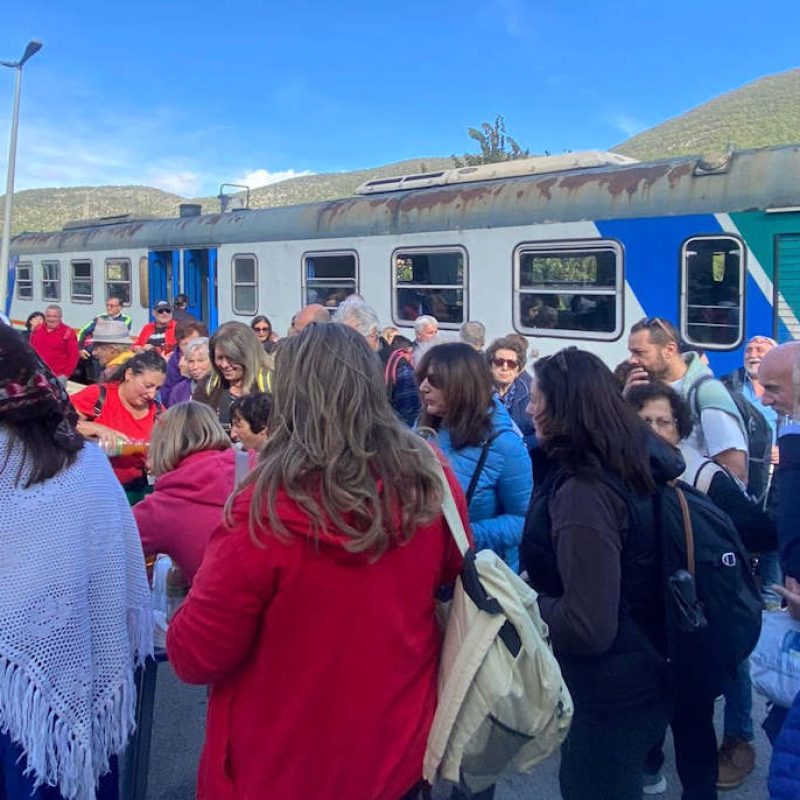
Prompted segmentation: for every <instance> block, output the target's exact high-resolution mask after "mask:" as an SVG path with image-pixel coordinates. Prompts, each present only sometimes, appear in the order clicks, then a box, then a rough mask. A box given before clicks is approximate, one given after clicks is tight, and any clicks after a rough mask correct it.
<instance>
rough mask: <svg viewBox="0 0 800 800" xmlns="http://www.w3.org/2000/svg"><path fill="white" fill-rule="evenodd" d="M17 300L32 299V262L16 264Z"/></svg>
mask: <svg viewBox="0 0 800 800" xmlns="http://www.w3.org/2000/svg"><path fill="white" fill-rule="evenodd" d="M16 284H17V300H33V264H17V277H16Z"/></svg>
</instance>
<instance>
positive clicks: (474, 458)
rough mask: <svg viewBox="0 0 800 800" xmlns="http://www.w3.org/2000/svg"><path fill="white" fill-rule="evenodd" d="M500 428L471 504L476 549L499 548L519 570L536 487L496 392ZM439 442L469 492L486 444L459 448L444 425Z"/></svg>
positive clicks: (496, 423)
mask: <svg viewBox="0 0 800 800" xmlns="http://www.w3.org/2000/svg"><path fill="white" fill-rule="evenodd" d="M497 431H500V435H499V436H498V437H497V438H496V439H495V440H494V441H493V442H492V444H491V446H490V447H489V453H488V455H487V457H486V463H485V464H484V466H483V471H482V472H481V476H480V479H479V480H478V486H477V488H476V489H475V493H474V494H473V496H472V502H471V503H470V504H469V519H470V523H471V525H472V532H473V534H474V536H475V545H476V547H477V549H478V550H482V549H484V548H490V549H491V550H494V551H495V553H497V554H498V555H499V556H500V557H501V558H502V559H503V560H504V561H505V562H506V563H507V564H508V565H509V566H510V567H511V569H513V570H514V571H515V572H519V543H520V540H521V539H522V528H523V525H524V524H525V514H526V512H527V510H528V502H529V501H530V499H531V491H532V490H533V476H532V470H531V461H530V456H529V455H528V451H527V449H526V448H525V445H524V444H523V443H522V439H521V438H520V436H519V434H518V433H517V431H516V429H515V427H514V424H513V422H512V421H511V417H510V416H509V415H508V411H506V409H505V408H504V406H503V404H502V403H501V402H500V401H499V400H498V399H497V398H495V399H494V400H493V412H492V434H493V433H495V432H497ZM490 435H491V434H490ZM436 443H437V444H438V446H439V448H440V449H441V450H442V452H443V453H444V454H445V456H446V457H447V459H448V460H449V462H450V465H451V466H452V467H453V472H455V474H456V477H457V478H458V482H459V483H460V484H461V487H462V488H463V489H464V491H465V492H466V491H467V488H468V487H469V484H470V481H471V480H472V475H473V473H474V472H475V467H476V466H477V465H478V459H479V458H480V456H481V450H482V448H481V447H480V446H478V445H474V446H472V445H471V446H468V447H462V448H461V449H460V450H454V449H453V444H452V442H451V440H450V433H449V432H448V431H447V430H445V429H444V428H440V429H439V434H438V437H437V442H436Z"/></svg>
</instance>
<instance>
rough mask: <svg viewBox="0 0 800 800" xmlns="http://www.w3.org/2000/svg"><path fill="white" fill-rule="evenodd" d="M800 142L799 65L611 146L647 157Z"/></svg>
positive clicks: (664, 156) (627, 152) (635, 155)
mask: <svg viewBox="0 0 800 800" xmlns="http://www.w3.org/2000/svg"><path fill="white" fill-rule="evenodd" d="M798 142H800V68H798V69H791V70H788V71H787V72H781V73H778V74H777V75H769V76H767V77H766V78H760V79H759V80H757V81H753V82H752V83H748V84H746V85H745V86H742V87H741V88H740V89H735V90H734V91H731V92H726V93H725V94H723V95H720V96H719V97H715V98H714V99H713V100H709V101H708V102H707V103H703V104H702V105H700V106H697V108H693V109H692V110H691V111H687V112H686V113H685V114H681V115H680V116H678V117H673V118H672V119H668V120H667V121H666V122H663V123H661V124H660V125H656V126H655V127H654V128H650V129H649V130H646V131H644V132H643V133H640V134H638V135H636V136H634V137H632V138H630V139H628V140H627V141H625V142H622V143H621V144H619V145H617V146H616V147H613V148H611V149H612V150H614V152H616V153H622V154H623V155H626V156H630V157H631V158H638V159H639V160H640V161H648V160H652V159H657V158H668V157H670V156H679V155H694V154H698V155H699V154H703V153H713V152H725V151H726V150H727V149H728V147H729V146H733V147H735V148H737V149H744V148H748V147H767V146H769V145H777V144H797V143H798Z"/></svg>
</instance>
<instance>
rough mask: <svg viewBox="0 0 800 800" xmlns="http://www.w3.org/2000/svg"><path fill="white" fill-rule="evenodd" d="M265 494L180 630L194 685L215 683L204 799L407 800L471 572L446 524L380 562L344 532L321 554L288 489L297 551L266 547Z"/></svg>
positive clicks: (180, 618)
mask: <svg viewBox="0 0 800 800" xmlns="http://www.w3.org/2000/svg"><path fill="white" fill-rule="evenodd" d="M447 477H448V480H449V482H450V486H451V488H452V491H453V494H454V495H455V497H456V503H457V504H458V509H459V512H460V514H461V517H462V519H463V520H464V524H465V526H468V522H467V513H466V507H465V503H464V495H463V492H462V490H461V487H460V486H459V484H458V481H457V480H456V479H455V478H454V477H453V474H452V473H451V472H450V471H449V470H448V471H447ZM251 495H252V490H251V489H249V490H247V491H245V492H243V493H242V495H240V496H239V497H238V498H237V500H236V503H235V507H234V526H233V529H232V530H227V529H226V528H224V527H219V528H217V530H216V531H215V532H214V534H213V535H212V537H211V541H210V543H209V546H208V550H207V551H206V557H205V559H204V561H203V564H202V566H201V567H200V570H199V571H198V573H197V575H196V576H195V580H194V583H193V585H192V589H191V591H190V593H189V596H188V598H187V599H186V600H185V602H184V603H183V605H182V606H181V608H180V609H179V610H178V612H177V614H176V615H175V617H174V618H173V620H172V622H171V623H170V626H169V630H168V633H167V649H168V652H169V659H170V662H171V664H172V666H173V668H174V670H175V672H176V673H177V674H178V676H179V677H181V678H182V679H183V680H185V681H187V682H189V683H198V684H203V683H211V684H213V687H212V692H211V698H210V701H209V708H208V717H207V724H206V740H205V745H204V747H203V753H202V756H201V758H200V767H199V775H198V783H197V797H198V800H265V799H266V798H276V800H277V799H278V798H280V800H301V799H302V800H332V798H347V799H348V800H397V799H398V798H399V797H401V796H402V795H403V794H404V793H405V792H406V791H408V790H409V789H410V788H411V787H412V786H413V785H414V784H415V783H416V782H417V781H418V780H419V779H420V777H421V775H422V758H423V755H424V752H425V743H426V740H427V736H428V731H429V729H430V725H431V722H432V720H433V713H434V710H435V707H436V691H437V676H438V666H439V654H440V649H441V634H440V632H439V629H438V627H437V624H436V621H435V618H434V609H435V598H434V594H435V592H436V589H437V588H438V587H439V586H441V585H443V584H449V583H452V582H453V581H454V579H455V576H456V574H457V572H458V570H459V569H460V567H461V556H460V554H459V553H458V551H457V549H456V547H455V543H454V542H453V540H452V537H451V535H450V532H449V530H448V529H447V527H446V524H445V522H444V519H443V518H440V519H438V520H436V521H435V522H434V523H432V524H429V525H427V526H425V527H422V528H419V529H418V530H417V533H416V534H415V536H414V537H413V538H412V540H411V541H410V542H409V543H408V544H406V545H403V546H394V547H391V548H390V549H389V550H388V551H386V552H385V553H384V554H383V556H381V558H379V559H378V560H377V561H372V560H370V557H369V556H368V555H365V554H353V553H348V552H347V551H346V550H345V549H344V547H343V544H344V542H345V538H344V537H343V536H342V535H340V534H338V533H336V532H333V533H328V532H326V533H324V534H323V535H322V536H321V537H320V541H319V544H318V545H317V544H315V542H314V540H313V538H312V536H311V534H310V530H309V528H310V523H309V519H308V517H307V516H306V515H305V514H304V513H303V512H302V511H301V510H300V508H299V507H298V506H297V505H296V504H295V503H294V502H292V501H291V500H290V499H289V498H288V497H286V495H285V494H279V496H278V500H277V511H278V514H279V515H280V518H281V519H282V520H283V522H284V523H285V525H286V526H287V528H288V530H289V531H290V533H291V539H290V541H289V542H288V543H285V542H283V541H280V540H278V539H277V538H276V537H275V535H273V534H271V533H270V531H269V530H268V529H267V530H262V531H261V532H260V541H261V546H258V545H256V544H254V542H253V541H252V539H251V538H250V535H249V533H248V530H247V511H248V506H249V502H250V498H251Z"/></svg>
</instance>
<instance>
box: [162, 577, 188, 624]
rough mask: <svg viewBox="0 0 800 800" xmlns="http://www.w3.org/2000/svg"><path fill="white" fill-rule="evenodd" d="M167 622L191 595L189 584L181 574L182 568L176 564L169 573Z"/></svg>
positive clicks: (167, 580)
mask: <svg viewBox="0 0 800 800" xmlns="http://www.w3.org/2000/svg"><path fill="white" fill-rule="evenodd" d="M166 584H167V622H169V621H170V620H171V619H172V617H173V616H174V615H175V612H176V611H177V610H178V607H179V606H180V604H181V603H182V602H183V601H184V599H185V597H186V595H187V594H188V593H189V584H188V583H187V581H186V578H184V576H183V572H181V568H180V567H179V566H178V565H177V564H174V563H173V565H172V566H171V567H170V568H169V571H168V572H167V579H166Z"/></svg>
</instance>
